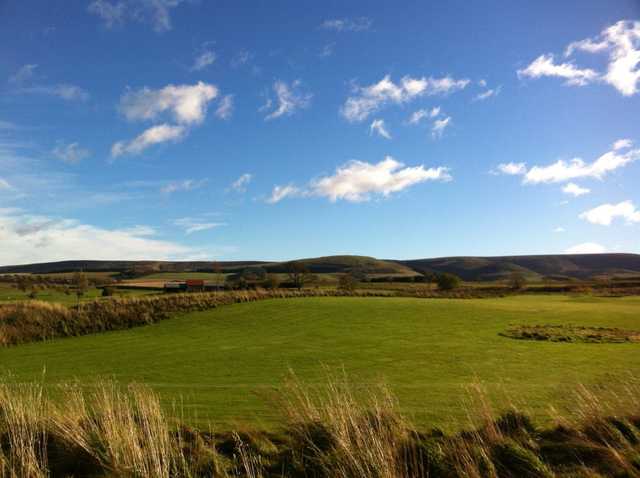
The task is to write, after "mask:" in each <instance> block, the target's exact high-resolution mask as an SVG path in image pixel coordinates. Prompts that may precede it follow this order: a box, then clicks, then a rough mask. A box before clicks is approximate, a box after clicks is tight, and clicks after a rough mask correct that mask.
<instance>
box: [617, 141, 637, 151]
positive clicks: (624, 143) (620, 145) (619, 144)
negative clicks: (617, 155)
mask: <svg viewBox="0 0 640 478" xmlns="http://www.w3.org/2000/svg"><path fill="white" fill-rule="evenodd" d="M632 145H633V141H631V140H630V139H619V140H618V141H616V142H615V143H613V146H612V148H613V149H614V150H615V151H618V150H619V149H626V148H630V147H631V146H632Z"/></svg>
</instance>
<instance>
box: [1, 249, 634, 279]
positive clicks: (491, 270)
mask: <svg viewBox="0 0 640 478" xmlns="http://www.w3.org/2000/svg"><path fill="white" fill-rule="evenodd" d="M296 262H302V263H304V264H305V265H306V266H307V268H308V269H309V270H310V271H311V272H314V273H316V274H322V273H339V272H348V271H358V272H361V273H364V274H367V275H368V276H370V277H375V276H412V275H420V274H425V273H441V272H451V273H453V274H456V275H458V276H460V277H461V278H462V279H464V280H467V281H491V280H500V279H505V278H508V277H509V276H510V275H511V274H512V273H513V272H514V271H518V272H521V273H522V274H524V275H525V276H527V277H528V278H530V279H532V280H536V279H541V278H543V277H556V278H575V279H588V278H594V277H598V276H608V277H611V276H629V275H635V276H640V255H638V254H566V255H536V256H504V257H442V258H435V259H415V260H392V259H388V260H381V259H376V258H373V257H366V256H346V255H345V256H328V257H316V258H309V259H300V260H299V261H296ZM215 264H217V266H219V267H220V268H221V269H222V270H223V271H225V272H234V271H238V270H241V269H243V268H245V267H252V266H259V267H263V268H264V269H266V270H267V271H268V272H274V273H278V272H286V270H287V266H288V264H289V262H266V261H226V262H224V261H220V262H216V263H215ZM213 267H214V262H213V261H194V262H172V261H62V262H47V263H42V264H28V265H20V266H3V267H0V274H7V273H32V274H49V273H55V272H72V271H77V270H80V269H82V270H84V271H87V272H101V271H112V272H125V271H130V270H132V269H142V270H144V271H148V273H155V272H203V271H207V272H209V271H212V270H213Z"/></svg>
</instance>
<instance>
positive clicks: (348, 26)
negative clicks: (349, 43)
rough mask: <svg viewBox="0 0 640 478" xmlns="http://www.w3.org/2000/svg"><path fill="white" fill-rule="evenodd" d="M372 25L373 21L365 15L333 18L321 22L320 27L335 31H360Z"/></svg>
mask: <svg viewBox="0 0 640 478" xmlns="http://www.w3.org/2000/svg"><path fill="white" fill-rule="evenodd" d="M372 25H373V21H372V20H371V19H370V18H367V17H360V18H333V19H329V20H325V21H324V22H322V24H321V25H320V28H322V29H324V30H334V31H336V32H362V31H366V30H369V29H370V28H371V26H372Z"/></svg>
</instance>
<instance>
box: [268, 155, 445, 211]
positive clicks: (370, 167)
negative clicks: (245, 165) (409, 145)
mask: <svg viewBox="0 0 640 478" xmlns="http://www.w3.org/2000/svg"><path fill="white" fill-rule="evenodd" d="M451 179H452V178H451V175H450V174H449V169H448V168H445V167H442V166H440V167H433V168H425V167H424V165H419V166H412V167H406V166H405V165H404V164H402V163H400V162H399V161H396V160H395V159H393V158H392V157H391V156H387V157H386V158H385V159H384V160H382V161H380V162H379V163H367V162H364V161H355V160H354V161H349V162H347V163H346V164H344V165H342V166H340V167H338V168H337V169H336V171H335V172H334V174H332V175H329V176H323V177H320V178H318V179H315V180H312V181H310V182H309V184H308V185H307V186H306V187H305V188H298V187H297V186H295V185H293V184H288V185H287V186H276V187H275V188H274V190H273V192H272V194H271V197H270V198H269V199H268V200H267V202H269V203H272V204H273V203H276V202H279V201H281V200H282V199H284V198H286V197H293V196H318V197H325V198H328V199H329V200H330V201H331V202H336V201H338V200H345V201H350V202H365V201H369V200H371V199H372V198H373V197H374V196H382V197H389V196H390V195H392V194H393V193H397V192H400V191H402V190H404V189H407V188H409V187H411V186H413V185H415V184H419V183H422V182H426V181H445V182H446V181H450V180H451Z"/></svg>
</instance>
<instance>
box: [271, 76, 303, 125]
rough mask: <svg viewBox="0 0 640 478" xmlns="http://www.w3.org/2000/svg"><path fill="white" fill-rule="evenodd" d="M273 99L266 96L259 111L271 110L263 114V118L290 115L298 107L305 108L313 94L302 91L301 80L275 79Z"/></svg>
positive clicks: (298, 108)
mask: <svg viewBox="0 0 640 478" xmlns="http://www.w3.org/2000/svg"><path fill="white" fill-rule="evenodd" d="M273 91H274V93H275V100H274V99H272V98H267V102H266V103H265V105H264V106H262V108H260V111H269V110H271V112H270V113H269V114H267V116H265V118H264V119H265V120H267V121H268V120H273V119H276V118H280V117H283V116H290V115H292V114H294V113H295V112H296V111H298V110H300V109H304V108H307V107H308V106H309V105H310V104H311V99H312V98H313V95H312V94H311V93H307V92H304V91H302V82H301V81H300V80H295V81H293V82H291V83H290V84H288V83H286V82H284V81H280V80H278V81H276V82H275V83H274V84H273Z"/></svg>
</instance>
